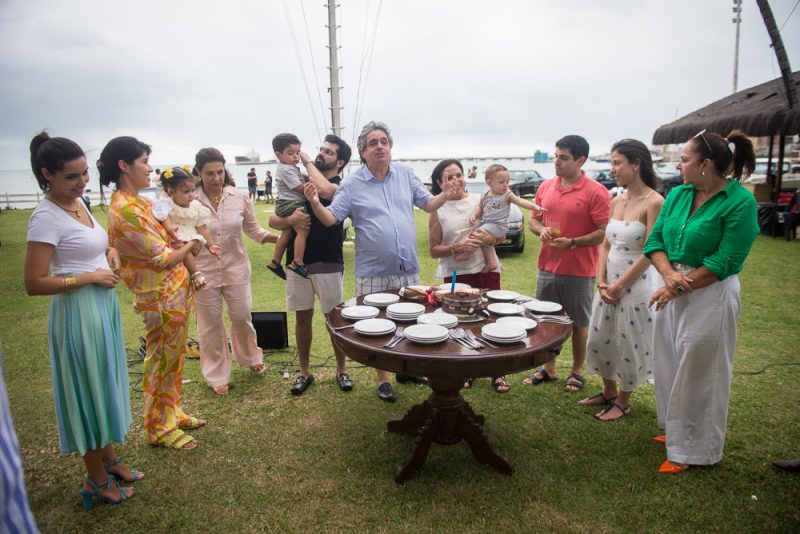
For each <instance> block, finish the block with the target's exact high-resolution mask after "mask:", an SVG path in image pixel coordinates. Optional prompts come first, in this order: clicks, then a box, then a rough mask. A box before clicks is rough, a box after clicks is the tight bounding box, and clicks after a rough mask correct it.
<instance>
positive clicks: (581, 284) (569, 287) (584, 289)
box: [536, 269, 594, 327]
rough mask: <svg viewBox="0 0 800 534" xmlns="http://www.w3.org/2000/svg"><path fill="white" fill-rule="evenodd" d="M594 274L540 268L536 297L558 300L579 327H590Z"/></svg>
mask: <svg viewBox="0 0 800 534" xmlns="http://www.w3.org/2000/svg"><path fill="white" fill-rule="evenodd" d="M593 296H594V276H570V275H567V274H554V273H551V272H549V271H543V270H541V269H540V270H539V275H538V278H537V279H536V298H537V299H539V300H549V301H552V302H558V303H559V304H561V305H562V306H564V310H565V311H566V312H567V315H569V317H570V319H572V321H573V324H574V325H575V326H577V327H588V326H589V318H590V317H591V315H592V297H593Z"/></svg>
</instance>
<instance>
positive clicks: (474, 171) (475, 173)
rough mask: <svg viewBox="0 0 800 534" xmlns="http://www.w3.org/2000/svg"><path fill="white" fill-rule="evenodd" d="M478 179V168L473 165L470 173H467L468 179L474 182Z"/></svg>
mask: <svg viewBox="0 0 800 534" xmlns="http://www.w3.org/2000/svg"><path fill="white" fill-rule="evenodd" d="M477 177H478V167H476V166H475V165H473V166H472V167H470V169H469V171H467V179H468V180H472V179H475V178H477Z"/></svg>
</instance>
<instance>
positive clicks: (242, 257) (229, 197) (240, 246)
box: [196, 186, 270, 288]
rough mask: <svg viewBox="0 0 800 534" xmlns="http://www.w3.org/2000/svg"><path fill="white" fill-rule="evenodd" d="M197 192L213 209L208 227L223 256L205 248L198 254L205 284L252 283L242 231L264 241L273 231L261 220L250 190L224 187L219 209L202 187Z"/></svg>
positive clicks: (213, 285)
mask: <svg viewBox="0 0 800 534" xmlns="http://www.w3.org/2000/svg"><path fill="white" fill-rule="evenodd" d="M196 195H197V200H199V201H200V203H201V204H203V205H204V206H205V207H207V208H208V209H209V210H211V218H210V219H209V221H208V231H209V232H210V233H211V239H212V240H213V242H214V244H215V245H219V246H220V247H222V255H221V256H220V259H217V258H216V257H214V256H213V255H212V254H211V253H209V252H208V250H207V249H205V248H203V249H202V251H201V252H200V254H199V255H198V256H197V267H198V269H199V270H201V271H203V274H204V275H205V277H206V283H207V284H208V285H207V286H206V287H208V288H219V287H224V286H235V285H240V284H249V283H250V276H251V274H252V270H251V268H250V258H249V257H248V256H247V251H246V250H245V247H244V240H243V239H242V231H244V233H245V234H247V235H248V237H250V239H252V240H253V241H255V242H256V243H264V242H265V240H266V238H267V237H268V236H269V235H270V232H268V231H267V230H265V229H264V228H262V227H261V226H260V225H259V224H258V221H257V220H256V213H255V210H254V209H253V202H252V201H251V200H250V198H249V197H248V196H247V193H245V192H244V191H240V190H238V189H236V188H235V187H233V186H225V187H224V188H223V189H222V198H221V199H220V201H219V206H217V209H216V210H215V209H214V208H213V206H212V205H211V201H210V200H208V196H206V194H205V191H203V189H202V188H201V187H198V188H197V189H196Z"/></svg>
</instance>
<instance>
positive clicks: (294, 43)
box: [282, 0, 324, 139]
mask: <svg viewBox="0 0 800 534" xmlns="http://www.w3.org/2000/svg"><path fill="white" fill-rule="evenodd" d="M282 3H283V11H284V13H285V14H286V22H287V25H288V26H289V34H290V35H291V37H292V46H293V47H294V53H295V56H296V57H297V66H298V67H300V76H302V78H303V86H304V87H305V89H306V97H307V98H308V111H309V112H310V113H311V118H312V119H313V120H314V128H315V129H316V131H317V135H318V136H319V139H322V137H323V136H324V133H323V134H322V135H320V129H319V122H317V114H316V113H315V112H314V107H315V105H314V99H313V98H312V97H311V90H310V89H309V88H308V80H307V79H306V72H305V69H304V68H303V63H302V60H301V58H300V47H299V46H297V39H296V38H295V32H294V25H293V24H292V17H291V15H290V14H289V6H288V5H287V4H286V0H283V2H282ZM323 132H324V130H323Z"/></svg>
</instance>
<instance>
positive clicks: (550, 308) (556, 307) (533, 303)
mask: <svg viewBox="0 0 800 534" xmlns="http://www.w3.org/2000/svg"><path fill="white" fill-rule="evenodd" d="M525 307H526V308H528V309H529V310H530V311H532V312H536V313H556V312H560V311H561V310H562V307H561V304H559V303H558V302H550V301H547V300H536V299H534V300H529V301H528V302H526V303H525Z"/></svg>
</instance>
